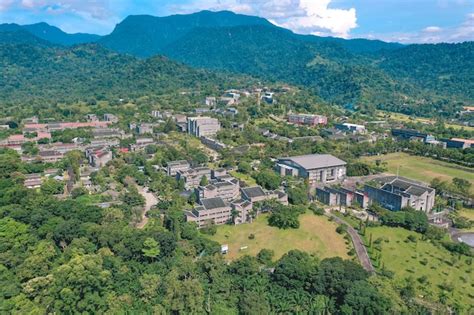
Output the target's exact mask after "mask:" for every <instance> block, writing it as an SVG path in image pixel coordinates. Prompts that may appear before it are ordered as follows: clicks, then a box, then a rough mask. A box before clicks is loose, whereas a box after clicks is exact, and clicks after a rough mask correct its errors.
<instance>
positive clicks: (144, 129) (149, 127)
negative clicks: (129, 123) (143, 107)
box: [137, 123, 155, 135]
mask: <svg viewBox="0 0 474 315" xmlns="http://www.w3.org/2000/svg"><path fill="white" fill-rule="evenodd" d="M154 126H155V125H154V124H145V123H142V124H139V125H138V127H137V132H138V134H140V135H144V134H147V133H149V134H153V127H154Z"/></svg>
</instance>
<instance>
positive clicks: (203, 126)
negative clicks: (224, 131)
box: [187, 117, 221, 137]
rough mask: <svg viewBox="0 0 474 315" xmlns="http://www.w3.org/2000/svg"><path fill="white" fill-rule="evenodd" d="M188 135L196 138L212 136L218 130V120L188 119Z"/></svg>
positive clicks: (209, 118)
mask: <svg viewBox="0 0 474 315" xmlns="http://www.w3.org/2000/svg"><path fill="white" fill-rule="evenodd" d="M187 129H188V133H190V134H192V135H194V136H196V137H207V136H214V135H215V134H216V133H217V132H218V131H219V130H220V129H221V126H220V123H219V120H217V119H216V118H211V117H188V125H187Z"/></svg>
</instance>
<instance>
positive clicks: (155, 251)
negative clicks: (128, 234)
mask: <svg viewBox="0 0 474 315" xmlns="http://www.w3.org/2000/svg"><path fill="white" fill-rule="evenodd" d="M142 252H143V256H145V257H147V258H150V259H151V260H152V261H153V260H155V259H156V258H157V257H158V256H159V255H160V244H158V242H157V241H155V240H154V239H153V238H151V237H148V238H146V239H145V241H144V242H143V249H142Z"/></svg>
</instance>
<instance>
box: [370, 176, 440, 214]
mask: <svg viewBox="0 0 474 315" xmlns="http://www.w3.org/2000/svg"><path fill="white" fill-rule="evenodd" d="M365 193H366V194H367V196H368V197H369V200H370V202H371V203H377V204H379V205H381V206H382V207H384V208H386V209H388V210H391V211H399V210H401V209H403V208H405V207H411V208H413V209H415V210H419V211H423V212H426V213H428V212H430V211H431V210H432V209H433V207H434V203H435V195H436V191H435V189H433V188H431V187H428V186H426V185H425V184H423V183H419V182H415V181H412V180H410V179H407V178H404V177H398V176H388V177H383V178H380V179H377V180H376V181H374V182H372V183H367V184H366V185H365Z"/></svg>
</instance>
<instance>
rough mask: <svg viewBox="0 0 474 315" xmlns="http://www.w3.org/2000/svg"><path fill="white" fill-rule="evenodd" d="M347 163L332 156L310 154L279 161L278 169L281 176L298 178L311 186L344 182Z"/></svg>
mask: <svg viewBox="0 0 474 315" xmlns="http://www.w3.org/2000/svg"><path fill="white" fill-rule="evenodd" d="M346 164H347V163H346V162H344V161H342V160H340V159H338V158H337V157H335V156H332V155H330V154H310V155H300V156H293V157H286V158H280V159H278V162H277V165H276V169H277V171H278V173H280V175H281V176H298V177H302V178H305V179H308V181H309V183H310V184H312V185H313V184H316V183H328V182H336V181H339V180H342V179H344V178H345V176H346Z"/></svg>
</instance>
